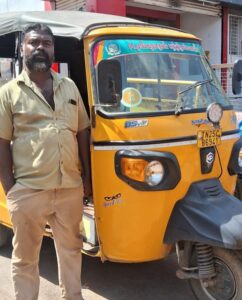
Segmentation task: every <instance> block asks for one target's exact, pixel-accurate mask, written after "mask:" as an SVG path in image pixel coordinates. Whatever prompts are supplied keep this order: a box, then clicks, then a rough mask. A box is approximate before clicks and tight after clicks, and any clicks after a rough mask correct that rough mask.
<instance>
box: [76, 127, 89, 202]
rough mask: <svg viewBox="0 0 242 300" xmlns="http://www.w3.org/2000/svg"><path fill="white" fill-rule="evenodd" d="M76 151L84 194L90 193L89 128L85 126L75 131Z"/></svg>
mask: <svg viewBox="0 0 242 300" xmlns="http://www.w3.org/2000/svg"><path fill="white" fill-rule="evenodd" d="M77 142H78V151H79V157H80V160H81V164H82V180H83V186H84V195H85V196H86V197H88V196H90V195H91V194H92V183H91V159H90V128H85V129H83V130H81V131H79V132H78V133H77Z"/></svg>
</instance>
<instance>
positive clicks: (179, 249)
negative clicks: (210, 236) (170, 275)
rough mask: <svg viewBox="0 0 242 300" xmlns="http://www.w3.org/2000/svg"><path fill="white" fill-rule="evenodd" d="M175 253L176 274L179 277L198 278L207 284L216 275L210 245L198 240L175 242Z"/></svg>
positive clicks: (211, 281) (211, 282)
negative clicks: (176, 260) (177, 267)
mask: <svg viewBox="0 0 242 300" xmlns="http://www.w3.org/2000/svg"><path fill="white" fill-rule="evenodd" d="M176 253H177V257H178V264H179V267H180V269H179V270H177V272H176V276H177V277H178V278H180V279H192V278H193V279H200V280H204V281H206V282H207V283H208V284H209V285H210V284H213V283H214V282H213V281H214V278H215V276H216V270H215V267H214V259H213V248H212V246H209V245H206V244H202V243H198V242H195V243H194V242H188V241H186V242H182V243H181V242H178V243H176Z"/></svg>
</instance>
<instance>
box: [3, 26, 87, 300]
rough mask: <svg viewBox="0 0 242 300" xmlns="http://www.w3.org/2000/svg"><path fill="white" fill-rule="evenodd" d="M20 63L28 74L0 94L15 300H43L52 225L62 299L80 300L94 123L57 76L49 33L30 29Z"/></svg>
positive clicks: (76, 95)
mask: <svg viewBox="0 0 242 300" xmlns="http://www.w3.org/2000/svg"><path fill="white" fill-rule="evenodd" d="M21 55H22V57H23V66H24V68H23V71H22V73H21V74H20V75H19V76H18V77H17V78H16V79H14V80H12V81H10V82H9V83H7V84H6V85H4V86H3V87H2V88H1V90H0V119H1V122H0V180H1V183H2V186H3V189H4V191H5V194H6V198H7V205H8V209H9V213H10V216H11V221H12V224H13V230H14V237H13V254H12V277H13V285H14V291H15V297H16V300H35V299H37V298H38V291H39V270H38V262H39V252H40V247H41V242H42V238H43V234H44V229H45V226H46V223H47V222H48V224H49V225H50V226H51V228H52V232H53V237H54V241H55V247H56V252H57V260H58V267H59V283H60V287H61V290H62V298H63V299H68V300H80V299H82V294H81V283H80V272H81V246H82V241H81V237H80V232H79V224H80V222H81V217H82V198H83V187H82V180H83V185H84V194H85V195H86V196H89V195H90V193H91V183H90V182H91V181H90V168H89V163H90V158H89V128H88V127H89V120H88V117H87V114H86V112H85V108H84V106H83V103H82V99H81V97H80V94H79V92H78V90H77V87H76V86H75V84H74V83H73V81H71V80H70V79H68V78H61V77H60V76H59V75H58V74H56V73H54V72H53V71H52V70H51V65H52V62H53V60H54V37H53V33H52V32H51V30H50V28H49V27H47V26H44V25H42V24H34V25H31V26H28V27H27V28H26V29H25V30H24V32H23V42H22V45H21ZM11 143H12V144H11ZM78 154H79V157H78ZM79 158H80V162H81V170H80V164H79ZM81 175H82V179H81Z"/></svg>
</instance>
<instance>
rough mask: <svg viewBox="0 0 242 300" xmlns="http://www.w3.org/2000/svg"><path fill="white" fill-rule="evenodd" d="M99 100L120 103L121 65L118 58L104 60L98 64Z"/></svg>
mask: <svg viewBox="0 0 242 300" xmlns="http://www.w3.org/2000/svg"><path fill="white" fill-rule="evenodd" d="M97 74H98V79H97V81H98V94H99V102H100V103H101V104H104V105H118V104H119V101H120V100H121V96H122V75H121V65H120V62H119V61H118V60H115V59H110V60H102V61H100V62H99V64H98V70H97Z"/></svg>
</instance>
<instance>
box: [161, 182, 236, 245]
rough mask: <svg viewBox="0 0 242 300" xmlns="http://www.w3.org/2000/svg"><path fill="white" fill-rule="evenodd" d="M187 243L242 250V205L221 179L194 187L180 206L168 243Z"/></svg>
mask: <svg viewBox="0 0 242 300" xmlns="http://www.w3.org/2000/svg"><path fill="white" fill-rule="evenodd" d="M185 240H186V241H196V242H201V243H204V244H209V245H212V246H218V247H223V248H229V249H242V202H241V201H239V200H238V199H237V198H235V197H234V196H232V195H230V194H229V193H227V192H226V191H225V190H224V189H223V187H222V185H221V183H220V181H219V180H218V179H209V180H204V181H199V182H195V183H193V184H192V185H191V186H190V188H189V190H188V192H187V194H186V196H185V197H184V198H183V199H182V200H180V201H178V202H177V203H176V205H175V207H174V209H173V212H172V214H171V218H170V220H169V223H168V226H167V229H166V233H165V237H164V242H165V243H166V244H173V243H175V242H178V241H185Z"/></svg>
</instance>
